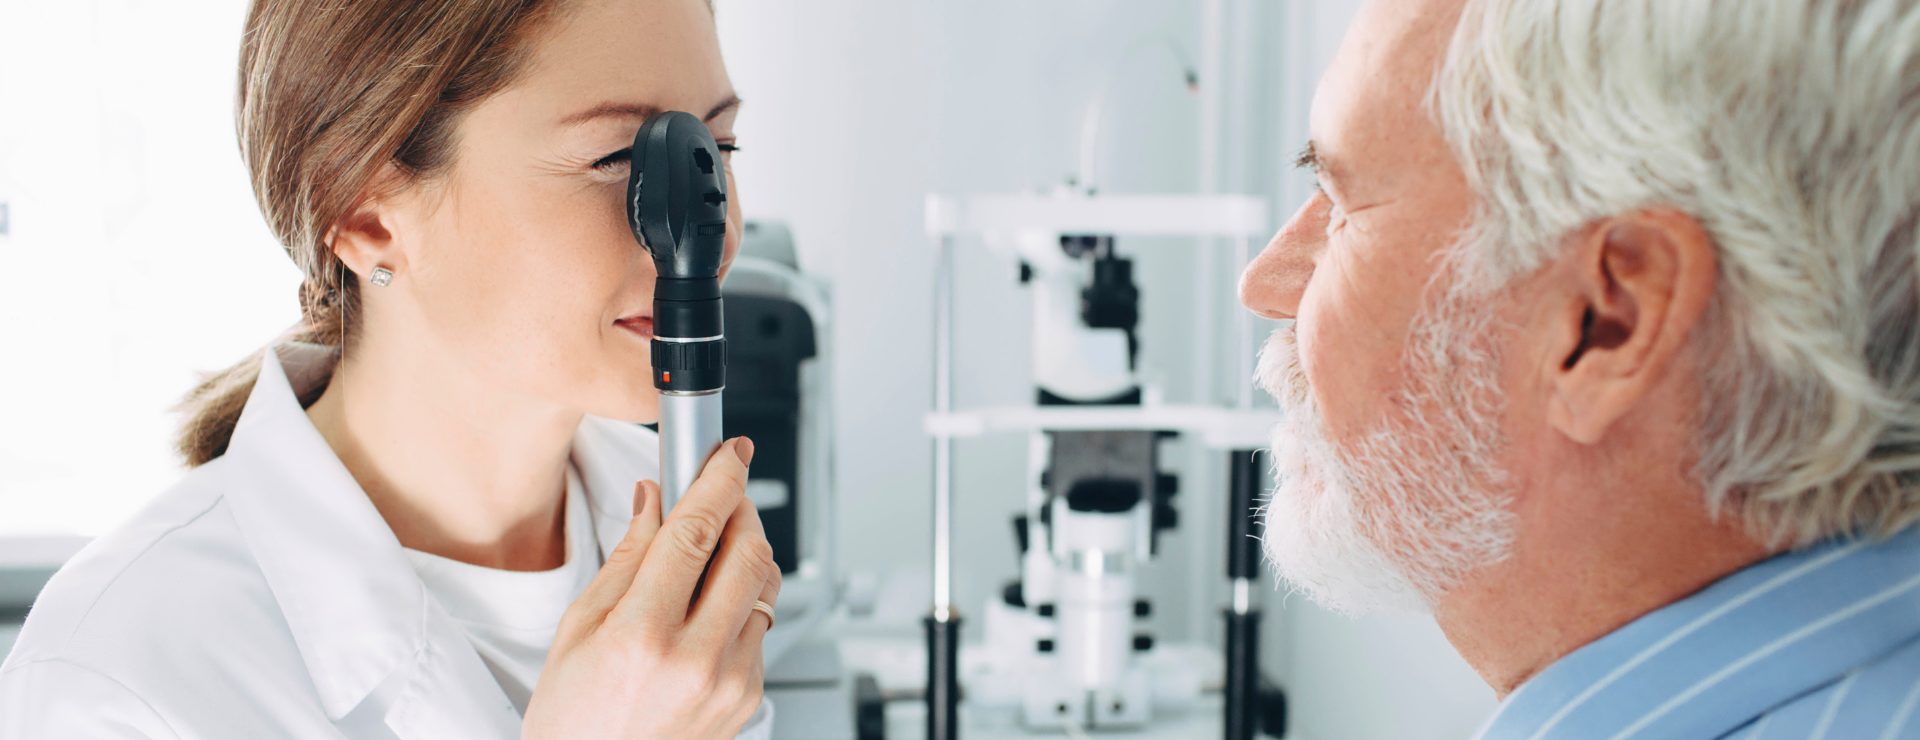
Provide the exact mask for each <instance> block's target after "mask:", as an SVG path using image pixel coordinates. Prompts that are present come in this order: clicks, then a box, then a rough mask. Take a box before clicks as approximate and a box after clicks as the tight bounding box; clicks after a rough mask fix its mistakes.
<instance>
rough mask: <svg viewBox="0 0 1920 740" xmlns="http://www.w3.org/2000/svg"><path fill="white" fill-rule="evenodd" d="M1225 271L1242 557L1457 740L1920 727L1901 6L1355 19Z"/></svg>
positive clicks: (1919, 566)
mask: <svg viewBox="0 0 1920 740" xmlns="http://www.w3.org/2000/svg"><path fill="white" fill-rule="evenodd" d="M1301 162H1302V164H1303V165H1305V166H1308V167H1311V168H1312V169H1313V172H1314V173H1315V174H1316V175H1317V177H1318V181H1319V190H1318V192H1316V193H1315V194H1314V195H1313V197H1312V198H1311V200H1309V201H1308V202H1307V204H1306V205H1305V206H1304V207H1302V208H1301V210H1300V211H1299V213H1298V214H1296V215H1295V216H1294V218H1293V219H1292V221H1291V222H1290V223H1288V224H1287V225H1286V226H1285V227H1284V228H1283V229H1282V230H1281V231H1280V233H1279V234H1278V235H1276V236H1275V237H1274V239H1273V242H1272V244H1270V245H1269V246H1268V247H1267V248H1266V250H1265V251H1264V252H1263V253H1262V254H1261V255H1260V257H1259V259H1258V260H1256V261H1255V262H1254V264H1253V265H1252V266H1250V267H1249V268H1248V269H1247V272H1246V274H1245V276H1244V278H1243V280H1242V285H1241V294H1242V301H1243V302H1244V303H1245V304H1246V305H1247V306H1248V307H1249V308H1251V309H1252V310H1254V311H1256V312H1258V313H1260V314H1262V315H1265V316H1270V317H1274V318H1292V319H1294V323H1293V324H1291V325H1290V326H1288V327H1286V328H1284V329H1282V330H1281V331H1280V332H1278V333H1277V334H1276V335H1275V336H1274V338H1273V340H1272V341H1271V343H1270V344H1269V346H1268V348H1267V350H1266V352H1265V353H1264V355H1263V357H1262V361H1261V368H1260V372H1261V379H1262V382H1263V384H1264V385H1266V387H1267V388H1268V389H1269V391H1270V392H1272V393H1273V394H1274V395H1275V397H1277V398H1278V399H1279V400H1280V402H1281V405H1282V406H1283V408H1284V410H1285V414H1286V421H1285V422H1284V423H1283V424H1282V428H1281V429H1279V430H1277V431H1276V434H1275V439H1274V453H1275V455H1274V457H1275V462H1276V470H1277V475H1278V478H1279V489H1278V490H1277V491H1276V492H1275V494H1274V497H1273V501H1272V503H1271V506H1270V507H1269V509H1268V511H1267V517H1268V518H1267V529H1266V541H1265V545H1266V551H1267V555H1268V557H1269V558H1270V560H1271V561H1272V562H1273V564H1274V566H1275V568H1276V569H1277V570H1278V571H1279V572H1280V573H1281V574H1282V575H1283V576H1285V577H1286V578H1287V579H1288V580H1289V581H1290V582H1291V583H1292V584H1293V586H1294V587H1295V588H1297V589H1299V590H1301V591H1303V592H1305V593H1306V594H1308V595H1310V596H1312V597H1313V598H1315V599H1316V600H1318V601H1320V602H1321V603H1323V604H1326V605H1329V606H1331V607H1333V608H1336V609H1342V610H1347V611H1352V612H1361V611H1368V610H1373V609H1379V608H1393V607H1413V608H1417V609H1428V610H1431V611H1432V612H1433V614H1434V615H1435V616H1436V617H1437V619H1438V620H1439V622H1440V625H1441V626H1442V627H1443V628H1444V630H1445V631H1446V633H1447V636H1448V638H1449V639H1450V640H1451V641H1452V642H1453V644H1454V645H1455V647H1456V648H1457V649H1458V650H1459V651H1460V653H1461V654H1462V655H1463V656H1464V657H1465V658H1466V659H1467V661H1468V662H1469V663H1471V664H1472V665H1473V666H1474V668H1475V669H1476V670H1477V671H1478V672H1479V673H1480V675H1481V676H1482V677H1483V678H1485V680H1486V681H1487V683H1489V684H1490V685H1492V687H1493V688H1494V690H1495V691H1496V692H1497V693H1499V694H1500V695H1501V696H1503V697H1504V704H1503V705H1502V707H1501V708H1500V711H1499V713H1498V714H1497V715H1496V716H1495V717H1494V718H1493V719H1492V720H1491V721H1490V722H1489V723H1488V725H1487V727H1486V729H1485V730H1484V732H1483V736H1484V737H1488V738H1540V737H1545V738H1563V737H1565V738H1588V737H1592V738H1619V737H1629V738H1719V737H1734V738H1753V737H1759V738H1774V737H1793V738H1804V737H1830V738H1915V737H1920V716H1916V704H1920V527H1916V522H1917V521H1920V3H1915V2H1912V0H1769V1H1768V2H1735V1H1733V0H1468V1H1467V2H1459V1H1457V0H1380V1H1378V2H1373V3H1371V4H1369V5H1368V6H1367V8H1366V9H1365V10H1363V11H1361V13H1360V16H1359V18H1358V19H1357V21H1356V22H1355V24H1354V27H1353V29H1352V31H1351V32H1350V33H1349V35H1348V37H1347V39H1346V41H1345V43H1344V45H1343V46H1342V47H1341V49H1340V51H1339V53H1338V55H1337V57H1336V59H1335V60H1334V62H1333V64H1332V67H1331V68H1330V69H1329V70H1328V72H1327V74H1326V77H1325V79H1324V80H1323V81H1322V83H1321V86H1320V89H1319V92H1318V95H1317V97H1316V98H1315V100H1314V104H1313V115H1312V142H1311V143H1310V144H1309V145H1308V146H1307V149H1306V151H1305V153H1304V154H1303V156H1302V158H1301Z"/></svg>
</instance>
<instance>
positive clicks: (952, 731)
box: [926, 614, 960, 740]
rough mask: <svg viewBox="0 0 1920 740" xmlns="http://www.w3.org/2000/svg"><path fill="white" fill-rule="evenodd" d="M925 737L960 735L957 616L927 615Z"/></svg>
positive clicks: (947, 739)
mask: <svg viewBox="0 0 1920 740" xmlns="http://www.w3.org/2000/svg"><path fill="white" fill-rule="evenodd" d="M926 624H927V740H955V739H956V738H958V737H960V617H959V616H958V615H954V614H949V615H948V618H947V619H946V620H944V621H942V620H941V619H939V618H938V617H927V620H926Z"/></svg>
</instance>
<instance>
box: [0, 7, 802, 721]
mask: <svg viewBox="0 0 1920 740" xmlns="http://www.w3.org/2000/svg"><path fill="white" fill-rule="evenodd" d="M713 24H714V19H713V15H712V9H711V8H710V7H709V6H708V4H707V2H706V0H354V1H353V2H312V0H254V2H253V3H252V7H251V9H250V11H249V13H248V16H247V26H246V35H245V40H244V42H243V45H242V49H241V55H240V75H239V83H240V86H239V97H238V110H237V118H238V128H239V135H240V149H241V152H242V154H243V156H244V158H245V160H246V163H247V166H248V167H249V169H250V171H251V173H252V179H253V188H254V192H255V194H256V196H257V197H258V200H259V202H260V208H261V210H262V212H263V213H264V214H265V216H266V218H267V221H268V223H269V224H270V225H271V227H272V229H273V231H274V233H275V234H276V235H277V236H278V238H279V239H280V241H281V243H282V245H283V246H284V247H285V248H286V250H287V252H288V254H290V255H291V256H292V257H293V260H294V262H295V263H296V264H297V265H298V266H299V268H300V269H301V271H302V272H303V273H304V274H305V284H304V286H303V289H302V291H301V295H302V298H303V300H302V303H303V304H304V305H303V309H304V316H305V322H304V324H303V325H302V326H301V327H299V328H298V329H297V330H296V331H294V332H292V333H291V334H290V335H289V336H287V337H283V338H282V340H280V341H276V342H275V343H274V344H273V345H272V346H270V347H268V348H267V349H266V350H263V351H262V352H261V353H260V354H259V355H257V356H255V357H254V358H252V359H250V360H248V361H247V362H246V363H244V364H242V365H240V366H239V367H236V368H233V369H231V370H228V371H226V372H225V373H222V374H220V375H217V376H215V377H213V378H211V379H210V380H208V381H207V382H206V384H205V385H204V386H202V387H201V388H199V389H198V390H197V391H196V392H194V393H193V394H192V396H191V397H189V398H188V400H187V404H186V407H187V411H188V415H189V417H190V420H189V421H188V423H187V427H186V429H185V431H184V434H183V435H182V443H181V448H182V451H183V452H184V453H185V455H186V457H187V462H188V463H189V464H190V465H191V466H193V469H192V470H191V471H190V472H189V473H188V474H187V475H186V476H185V478H184V479H183V480H181V481H180V482H179V484H178V485H176V486H174V487H173V488H172V489H170V490H168V491H167V492H165V493H164V494H162V495H161V496H159V497H158V498H157V499H156V500H155V501H154V502H153V503H152V504H151V505H150V506H149V507H147V508H146V509H145V510H144V511H143V512H142V513H140V514H138V515H137V516H135V517H134V519H133V520H132V521H131V522H130V523H129V524H127V525H126V526H124V527H123V528H121V529H120V530H118V531H116V532H113V533H111V534H109V535H107V536H105V537H102V538H100V539H99V540H97V541H95V542H93V543H92V544H91V545H90V546H89V547H88V548H87V549H86V550H85V551H84V552H83V553H82V554H80V555H79V556H78V557H76V558H75V559H74V560H73V561H72V562H71V563H70V564H69V565H68V566H67V567H66V568H64V569H63V570H62V571H61V572H60V573H59V574H58V575H57V576H56V577H55V578H54V579H53V581H52V582H51V583H50V584H48V586H47V588H46V590H45V592H44V593H43V594H42V595H41V597H40V600H39V602H38V603H37V604H36V605H35V607H34V609H33V611H32V613H31V614H30V615H29V617H28V619H27V622H26V625H25V627H24V629H23V631H22V633H21V635H20V638H19V642H18V644H17V646H16V648H15V650H14V652H13V654H12V655H11V657H10V658H9V659H8V661H7V663H6V664H5V666H4V667H0V736H4V737H8V738H16V737H17V738H54V737H58V738H95V737H114V738H121V737H142V738H176V737H178V738H249V739H251V738H266V737H297V738H309V737H353V738H401V739H403V740H425V739H427V738H434V739H439V738H505V737H516V736H522V737H540V738H656V737H674V738H696V737H724V736H732V735H734V734H735V733H736V732H739V733H741V734H742V735H745V736H765V735H766V734H767V732H768V729H769V723H770V721H771V716H770V715H771V710H770V707H769V706H767V705H765V704H764V702H763V700H762V697H761V688H760V683H761V670H762V666H761V653H760V650H761V638H762V635H764V634H765V632H766V630H767V629H768V628H769V627H770V626H771V621H772V609H771V607H770V606H769V605H771V604H772V603H773V602H774V601H775V597H776V594H777V592H778V591H779V587H780V577H779V569H778V568H777V567H775V566H774V563H773V560H772V557H771V548H770V547H769V546H768V544H767V541H766V537H765V535H764V533H763V532H762V530H761V527H760V520H759V516H758V515H757V514H756V513H755V511H754V509H753V507H752V506H751V505H750V504H748V503H747V501H746V499H745V497H744V485H745V480H746V475H747V465H748V464H749V463H750V462H751V461H752V459H753V445H752V443H751V442H748V441H746V440H744V439H736V440H732V441H729V442H728V443H726V445H725V446H723V447H722V449H721V450H720V451H719V452H718V453H716V454H715V456H714V458H713V459H712V462H711V463H709V465H708V466H707V470H706V471H705V473H704V475H703V477H702V478H701V479H700V480H699V482H698V483H697V484H696V485H695V487H694V489H693V490H692V491H691V492H690V493H689V495H688V496H687V497H686V498H685V499H684V500H683V501H682V502H681V503H680V504H679V505H678V506H677V507H675V509H674V511H673V512H672V513H671V515H670V516H667V517H665V518H664V522H663V521H662V517H661V512H660V508H661V507H660V493H659V490H658V488H657V486H656V485H655V484H653V483H651V482H650V481H651V479H653V478H655V477H656V460H655V457H656V445H657V443H656V441H655V438H654V437H653V436H652V435H651V434H650V433H649V432H647V431H646V430H644V429H643V428H641V427H638V426H636V425H635V424H633V423H632V422H641V421H649V420H652V419H653V418H654V417H655V414H656V407H657V403H658V399H657V397H656V396H655V392H654V390H653V387H652V384H651V382H650V380H649V378H650V368H649V357H648V341H649V331H650V328H651V324H652V321H651V318H650V312H651V305H652V295H651V293H652V285H653V279H654V271H653V264H652V262H651V261H649V260H648V259H646V258H645V256H644V255H645V253H644V251H643V250H641V249H640V248H638V247H637V245H636V244H635V242H634V239H633V237H632V236H631V235H630V234H629V232H628V230H627V226H626V221H625V216H624V211H623V207H622V201H623V193H624V187H625V183H626V179H627V164H626V163H627V157H626V155H625V153H624V152H623V151H622V150H623V148H625V147H626V146H628V144H629V143H630V142H631V140H632V138H633V134H634V131H635V129H636V128H637V127H638V126H639V124H640V122H641V121H642V120H643V119H644V117H645V116H646V115H647V114H648V113H649V112H651V111H655V110H662V109H677V110H686V111H691V112H694V113H695V114H696V115H703V116H704V117H705V119H706V121H707V125H708V127H709V128H710V129H711V130H712V132H713V134H714V136H715V138H716V139H717V140H718V141H719V142H720V143H721V144H722V145H723V148H724V149H726V150H728V151H731V150H732V143H733V134H732V126H733V121H734V116H735V113H736V110H737V108H738V100H737V99H736V98H735V97H734V95H733V90H732V87H731V84H730V83H729V81H728V78H727V73H726V69H725V67H724V66H723V65H722V63H721V59H720V51H719V46H718V42H717V40H716V38H715V34H714V25H713ZM729 190H730V191H731V192H735V193H737V192H738V190H736V189H733V188H732V187H731V183H729ZM729 215H730V216H731V217H732V218H733V219H735V222H734V223H733V224H732V228H731V230H730V231H729V239H728V247H727V249H728V256H729V258H731V255H732V253H733V251H734V250H735V249H736V248H737V235H738V231H739V228H738V227H739V224H738V219H739V218H740V211H739V209H738V208H737V207H735V208H732V209H730V214H729ZM180 226H181V228H189V229H190V228H192V227H193V224H192V214H182V221H181V223H180ZM193 289H196V290H218V289H219V286H217V285H205V286H194V287H193ZM615 420H620V421H615ZM710 555H711V556H712V559H713V565H712V570H711V572H710V573H709V574H708V575H707V576H706V577H705V582H704V585H703V586H701V587H700V588H699V589H698V592H699V593H698V596H697V598H696V597H695V592H696V582H698V581H700V579H701V573H702V570H703V568H704V567H705V566H706V564H707V562H708V560H709V557H710ZM756 602H759V603H756ZM762 609H764V610H765V611H762ZM743 728H744V731H743Z"/></svg>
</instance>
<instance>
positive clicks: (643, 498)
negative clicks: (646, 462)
mask: <svg viewBox="0 0 1920 740" xmlns="http://www.w3.org/2000/svg"><path fill="white" fill-rule="evenodd" d="M654 485H655V484H654V482H653V481H650V480H643V481H640V484H639V485H637V486H635V487H634V491H633V498H634V501H633V515H634V516H641V515H644V514H646V513H647V511H648V510H649V509H652V508H653V497H652V496H649V495H647V489H648V488H651V487H653V486H654Z"/></svg>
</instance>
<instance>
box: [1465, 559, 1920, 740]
mask: <svg viewBox="0 0 1920 740" xmlns="http://www.w3.org/2000/svg"><path fill="white" fill-rule="evenodd" d="M1916 711H1920V527H1911V528H1908V529H1907V530H1906V531H1904V532H1901V533H1899V534H1897V535H1895V536H1893V537H1892V538H1889V539H1886V540H1882V541H1879V542H1867V541H1835V542H1829V543H1826V544H1822V545H1818V546H1815V547H1812V548H1809V549H1807V550H1803V551H1799V552H1793V553H1788V554H1785V555H1780V556H1778V557H1774V558H1771V559H1769V560H1765V561H1762V562H1760V563H1757V564H1755V565H1753V566H1751V567H1748V568H1746V569H1745V570H1741V571H1739V572H1737V573H1734V574H1733V575H1730V576H1727V577H1726V578H1723V579H1721V580H1720V581H1718V582H1716V583H1714V584H1713V585H1711V586H1708V587H1707V588H1705V589H1703V590H1701V591H1700V592H1699V593H1696V594H1694V595H1692V596H1689V597H1687V598H1685V599H1682V600H1680V601H1677V602H1674V603H1672V604H1669V605H1667V606H1665V607H1661V608H1660V609H1658V610H1656V611H1653V612H1651V613H1649V614H1647V615H1645V616H1642V617H1640V618H1639V619H1636V620H1634V621H1633V622H1631V623H1629V624H1627V625H1626V626H1625V627H1621V628H1620V629H1619V630H1616V631H1614V632H1613V633H1612V634H1609V635H1607V636H1605V637H1602V638H1600V639H1598V640H1595V641H1593V642H1591V643H1588V644H1587V645H1585V646H1583V647H1581V648H1579V649H1578V650H1575V651H1573V652H1572V653H1569V654H1567V656H1566V657H1563V658H1561V659H1560V660H1559V661H1556V662H1555V663H1553V664H1552V665H1550V666H1547V668H1546V669H1545V670H1543V671H1541V672H1540V673H1539V674H1538V675H1535V676H1534V677H1533V678H1532V679H1530V680H1528V681H1527V682H1526V683H1525V684H1522V685H1521V686H1520V688H1519V690H1517V691H1515V692H1514V693H1513V695H1512V696H1509V697H1507V700H1506V702H1505V703H1503V704H1501V706H1500V710H1499V711H1498V712H1497V713H1495V714H1494V716H1493V718H1492V719H1491V720H1489V721H1488V722H1487V725H1486V727H1485V728H1483V729H1482V730H1481V731H1480V735H1479V737H1480V738H1482V739H1483V740H1531V739H1533V738H1728V739H1730V740H1758V739H1762V738H1765V739H1772V738H1835V739H1841V738H1844V739H1845V740H1856V739H1858V740H1882V739H1885V740H1893V739H1898V740H1908V739H1910V738H1920V716H1916Z"/></svg>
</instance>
